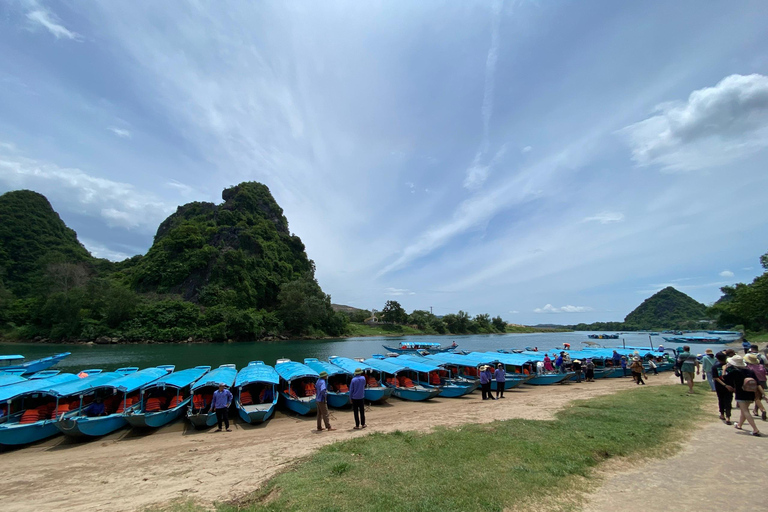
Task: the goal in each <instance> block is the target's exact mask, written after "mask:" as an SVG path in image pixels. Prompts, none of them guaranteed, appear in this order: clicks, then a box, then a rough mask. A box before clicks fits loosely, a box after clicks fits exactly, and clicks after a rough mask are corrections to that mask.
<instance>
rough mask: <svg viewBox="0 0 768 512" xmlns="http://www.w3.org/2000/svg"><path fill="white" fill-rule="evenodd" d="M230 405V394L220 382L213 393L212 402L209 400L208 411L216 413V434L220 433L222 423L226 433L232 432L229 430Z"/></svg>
mask: <svg viewBox="0 0 768 512" xmlns="http://www.w3.org/2000/svg"><path fill="white" fill-rule="evenodd" d="M230 405H232V393H230V391H229V390H228V389H227V385H226V384H224V383H223V382H221V383H219V389H217V390H216V391H214V392H213V400H211V408H210V409H209V411H216V422H217V423H218V425H219V428H217V429H216V432H221V424H222V423H224V426H225V428H226V429H227V432H232V431H231V430H230V429H229V406H230Z"/></svg>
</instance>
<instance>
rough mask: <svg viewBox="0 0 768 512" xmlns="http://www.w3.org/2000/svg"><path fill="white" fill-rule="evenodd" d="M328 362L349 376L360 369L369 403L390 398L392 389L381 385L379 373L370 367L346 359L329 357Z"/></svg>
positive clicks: (381, 380)
mask: <svg viewBox="0 0 768 512" xmlns="http://www.w3.org/2000/svg"><path fill="white" fill-rule="evenodd" d="M328 361H330V362H331V363H333V364H335V365H336V366H338V367H339V368H343V369H344V370H345V371H347V372H348V373H350V374H354V373H355V370H357V369H358V368H360V369H361V370H362V371H363V375H364V376H365V382H366V386H365V399H366V400H368V401H369V402H384V401H385V400H387V399H388V398H389V397H390V396H392V388H388V387H387V386H384V385H383V384H382V382H384V381H383V379H382V376H381V372H380V371H379V370H376V369H375V368H373V367H372V366H368V365H367V364H365V363H364V362H362V361H355V360H354V359H350V358H348V357H339V356H331V357H329V358H328Z"/></svg>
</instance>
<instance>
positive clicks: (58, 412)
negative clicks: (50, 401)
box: [53, 404, 71, 418]
mask: <svg viewBox="0 0 768 512" xmlns="http://www.w3.org/2000/svg"><path fill="white" fill-rule="evenodd" d="M70 410H71V409H70V407H69V404H59V406H58V407H57V408H56V413H55V414H54V415H53V417H54V418H58V417H59V416H61V415H62V414H64V413H65V412H69V411H70Z"/></svg>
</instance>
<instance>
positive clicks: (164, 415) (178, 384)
mask: <svg viewBox="0 0 768 512" xmlns="http://www.w3.org/2000/svg"><path fill="white" fill-rule="evenodd" d="M210 370H211V367H210V366H195V367H194V368H188V369H186V370H181V371H179V372H174V373H169V374H168V375H164V376H162V377H160V378H159V379H157V380H155V381H152V382H150V383H149V384H145V385H144V386H143V387H142V388H141V393H140V394H139V396H140V399H139V405H138V406H136V407H133V408H130V409H129V410H127V411H126V412H125V419H126V420H127V421H128V423H129V424H130V425H131V426H132V427H149V428H158V427H162V426H163V425H166V424H168V423H170V422H171V421H173V420H175V419H177V418H179V417H181V416H182V415H183V414H184V412H185V411H186V410H187V406H188V405H189V403H190V402H191V401H192V384H194V383H195V382H196V381H198V380H199V379H200V378H201V377H203V375H205V374H206V373H208V372H209V371H210Z"/></svg>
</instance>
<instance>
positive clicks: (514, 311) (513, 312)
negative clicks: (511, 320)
mask: <svg viewBox="0 0 768 512" xmlns="http://www.w3.org/2000/svg"><path fill="white" fill-rule="evenodd" d="M510 313H512V314H513V315H516V314H518V313H520V312H519V311H517V310H516V309H513V310H512V311H510Z"/></svg>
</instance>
